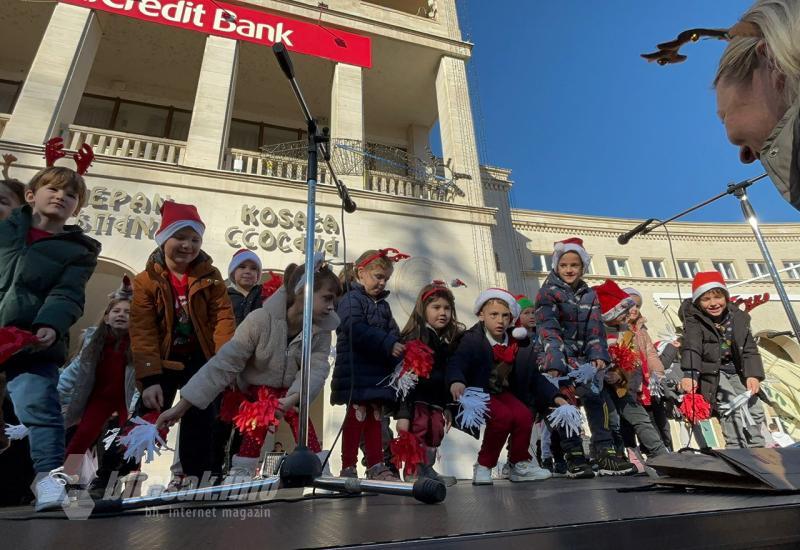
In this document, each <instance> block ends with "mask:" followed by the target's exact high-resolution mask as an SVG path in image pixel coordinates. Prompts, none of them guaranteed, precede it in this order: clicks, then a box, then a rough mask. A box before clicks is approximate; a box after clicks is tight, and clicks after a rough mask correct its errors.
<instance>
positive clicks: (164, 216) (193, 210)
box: [154, 201, 206, 246]
mask: <svg viewBox="0 0 800 550" xmlns="http://www.w3.org/2000/svg"><path fill="white" fill-rule="evenodd" d="M186 227H190V228H192V229H194V230H195V231H197V234H198V235H200V236H201V237H202V236H203V232H204V231H205V230H206V225H205V224H204V223H203V220H201V219H200V214H198V213H197V207H195V205H193V204H181V203H179V202H175V201H165V202H164V204H163V205H162V206H161V226H160V227H159V228H158V231H156V234H155V237H154V239H155V241H156V243H157V244H158V246H161V245H163V244H164V243H165V242H167V239H169V238H170V237H172V236H173V235H174V234H175V233H177V232H178V231H180V230H181V229H184V228H186Z"/></svg>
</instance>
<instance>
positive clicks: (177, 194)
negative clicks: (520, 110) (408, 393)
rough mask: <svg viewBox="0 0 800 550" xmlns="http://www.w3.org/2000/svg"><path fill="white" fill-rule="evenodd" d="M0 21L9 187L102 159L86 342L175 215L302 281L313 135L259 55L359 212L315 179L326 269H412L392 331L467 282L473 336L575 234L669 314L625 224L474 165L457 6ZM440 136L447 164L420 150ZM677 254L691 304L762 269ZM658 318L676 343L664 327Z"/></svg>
mask: <svg viewBox="0 0 800 550" xmlns="http://www.w3.org/2000/svg"><path fill="white" fill-rule="evenodd" d="M6 4H7V5H4V9H3V10H2V12H0V25H2V29H3V33H2V34H0V151H2V152H4V153H5V152H8V153H13V154H14V155H16V156H17V157H18V158H19V162H18V163H17V164H16V165H15V166H14V167H13V168H12V176H13V177H17V178H19V179H21V180H23V181H25V180H27V179H29V178H30V177H31V176H32V175H33V174H34V173H35V172H36V171H37V170H38V169H40V168H41V167H42V165H43V160H42V158H43V143H44V142H45V141H46V140H47V139H49V138H51V137H53V136H56V135H58V136H62V137H63V138H64V140H65V143H66V146H67V148H68V149H70V150H75V149H77V148H78V147H79V146H80V145H81V144H83V143H89V144H91V145H92V146H93V148H94V151H95V154H96V160H95V162H94V164H93V166H92V167H91V168H90V171H89V174H88V176H87V183H88V186H89V188H90V197H89V204H88V206H87V207H86V208H84V209H83V211H82V212H81V213H80V215H79V216H78V218H77V220H76V222H77V223H79V224H80V225H81V226H82V227H83V228H84V229H85V230H86V232H87V233H88V234H90V235H91V236H93V237H94V238H96V239H97V240H99V241H100V242H101V243H102V245H103V251H102V253H101V258H100V263H99V265H98V268H97V272H96V274H95V276H94V277H93V278H92V280H91V282H90V286H89V291H88V293H87V295H88V296H89V300H88V302H87V307H86V314H85V316H84V319H83V320H82V321H81V322H80V323H79V325H78V326H77V327H75V330H74V333H75V335H77V333H78V331H79V330H80V329H81V328H84V327H85V326H87V325H89V324H92V323H94V322H96V320H97V319H98V317H99V314H100V312H101V311H102V308H103V306H104V303H103V300H97V299H94V298H95V297H98V296H106V295H107V294H108V292H109V291H110V290H111V289H113V288H115V287H116V286H117V285H118V282H119V278H120V277H121V275H122V274H123V273H136V272H139V271H141V270H142V269H143V268H144V265H145V262H146V260H147V258H148V256H149V254H150V253H151V252H152V251H153V249H154V248H155V243H154V242H153V240H152V236H153V233H154V231H155V229H156V228H157V227H158V223H159V213H158V212H159V210H158V207H159V205H160V204H161V202H162V201H163V200H165V199H168V198H171V199H174V200H176V201H179V202H190V203H193V204H196V205H197V206H198V209H199V211H200V214H201V216H202V217H203V219H204V221H205V223H206V227H207V230H206V234H205V239H204V245H203V248H204V249H205V250H206V252H208V253H209V254H210V255H211V256H212V257H213V258H214V259H215V261H216V264H217V266H218V267H219V268H220V270H221V271H222V272H223V273H224V272H225V271H226V267H227V263H228V260H229V259H230V257H231V255H232V254H233V252H235V251H236V250H237V249H239V248H243V247H246V248H249V249H252V250H254V251H256V252H257V253H258V254H259V255H260V256H261V258H262V261H263V263H264V265H265V266H266V267H268V268H270V269H273V270H278V271H280V270H281V269H282V268H283V267H284V266H285V265H287V264H288V263H290V262H300V261H302V259H303V255H302V250H303V243H304V231H305V227H306V225H307V223H308V220H306V219H305V207H306V186H305V181H306V177H307V170H306V163H305V147H306V145H305V144H306V141H305V140H306V127H305V122H304V118H303V115H302V113H301V111H300V109H299V108H298V105H297V102H296V101H295V98H294V96H293V94H292V91H291V88H290V87H289V83H288V82H287V80H286V78H285V77H284V76H283V74H282V72H281V70H280V68H279V67H278V64H277V62H276V61H275V59H274V56H273V54H272V52H271V50H270V48H269V46H270V45H271V44H272V42H274V41H281V42H283V43H284V44H285V45H286V46H287V48H288V49H289V50H290V51H292V52H293V53H292V56H293V61H294V68H295V72H296V76H297V80H298V82H299V83H300V85H301V87H302V90H303V93H304V96H305V98H306V100H307V101H308V103H309V106H310V108H311V110H312V112H313V113H314V115H315V116H316V117H317V118H318V119H319V121H320V123H321V124H322V125H324V126H327V127H329V128H330V136H331V150H332V158H331V164H332V166H333V167H334V168H335V170H336V172H337V173H338V174H339V176H340V179H341V180H342V181H343V182H345V183H346V184H347V185H348V186H349V187H350V192H351V196H352V197H353V199H354V200H355V202H356V203H357V204H358V211H357V212H356V213H355V214H347V215H344V216H343V215H342V212H341V209H340V203H339V199H338V197H337V195H336V193H335V189H334V187H333V185H331V175H330V173H329V170H328V168H327V166H326V165H324V164H321V170H320V174H319V180H320V183H321V185H320V187H319V192H318V196H317V201H318V202H317V213H318V216H317V219H316V220H314V225H315V236H316V237H315V244H316V247H317V248H318V249H321V250H325V251H326V252H327V254H328V257H329V258H331V259H332V260H333V261H334V262H343V261H344V260H345V258H346V259H347V260H350V261H352V259H354V258H355V257H356V256H358V255H359V254H360V253H361V252H363V251H364V250H366V249H369V248H383V247H394V248H398V249H400V250H401V251H402V252H406V253H408V254H410V255H411V256H412V258H411V259H410V260H408V261H405V262H402V263H400V264H399V265H398V267H397V269H396V270H395V274H394V276H393V278H392V281H391V283H390V286H391V289H392V297H391V299H390V302H391V304H392V308H393V310H394V312H395V315H396V317H397V320H398V322H399V323H400V324H401V326H402V324H403V323H404V322H405V320H406V318H407V317H408V315H409V313H410V312H411V310H412V308H413V304H414V300H415V298H416V294H417V291H418V290H419V288H420V287H421V286H422V285H423V284H425V283H427V282H429V281H431V280H432V279H442V280H453V279H455V278H458V279H461V280H462V281H464V282H465V283H466V284H467V286H466V288H461V289H458V290H456V297H457V301H458V303H459V314H460V318H461V320H463V321H464V322H465V323H467V324H471V322H472V320H473V319H474V316H473V315H472V313H471V304H472V302H473V300H474V298H475V296H476V295H477V293H478V292H479V290H480V289H481V288H485V287H488V286H500V287H507V288H509V289H511V290H512V291H513V292H516V293H521V292H525V293H527V294H530V295H534V294H535V292H536V290H537V288H538V286H539V285H540V284H541V281H542V280H543V277H544V276H545V271H546V270H547V269H548V268H549V266H548V264H547V259H546V256H547V255H548V254H549V251H550V250H552V244H553V242H554V241H556V240H560V239H562V238H564V237H567V236H572V235H579V236H582V237H584V239H585V240H586V243H587V248H588V249H589V251H590V253H592V254H594V255H595V256H594V261H593V266H592V268H593V274H592V275H591V276H590V277H589V280H590V281H591V282H598V283H599V282H601V280H602V279H603V278H604V277H605V276H607V275H609V274H611V275H613V276H615V278H619V279H620V282H621V284H623V285H631V286H636V287H637V288H639V289H640V290H641V291H642V292H643V293H644V294H645V296H646V298H647V299H654V298H658V299H659V300H660V301H661V303H662V304H667V305H673V306H674V305H675V304H676V303H677V299H676V294H677V290H676V287H675V284H674V283H671V282H670V279H671V278H672V277H674V274H673V267H672V265H671V263H670V261H669V260H668V258H669V256H668V251H667V248H666V244H667V243H666V241H665V240H664V237H663V236H662V235H661V234H655V235H650V236H647V237H645V238H643V239H637V240H634V241H632V242H631V244H630V245H628V247H627V248H620V247H619V246H618V245H616V243H615V240H614V239H615V237H616V235H617V234H618V233H620V232H623V231H625V230H627V229H629V228H630V227H631V226H632V224H633V223H634V222H632V221H627V220H614V219H604V218H596V217H581V216H571V215H562V214H553V213H545V212H533V211H526V210H515V209H512V208H511V205H510V201H509V190H510V188H511V185H512V183H511V181H510V171H509V170H505V169H501V168H495V167H491V166H481V164H480V162H479V158H478V152H477V146H476V138H475V130H474V124H473V115H472V110H471V106H470V92H469V86H468V82H467V72H466V63H467V62H468V60H469V58H470V55H471V50H472V45H471V44H470V43H468V42H466V41H465V40H464V39H463V37H462V33H461V29H460V28H459V22H458V17H457V13H456V2H455V0H370V1H367V0H363V1H362V0H328V2H327V3H325V4H323V3H319V2H317V1H311V0H308V1H307V0H249V1H234V2H229V3H221V2H212V1H211V0H194V1H188V0H140V1H133V0H62V1H60V2H56V3H32V2H23V1H20V0H9V1H8V2H6ZM220 10H221V11H220ZM435 128H436V130H435V131H437V132H438V136H435V137H436V138H437V139H436V141H440V142H441V149H442V155H441V158H436V157H435V156H434V155H432V154H431V152H430V142H431V132H432V131H434V129H435ZM59 163H67V160H66V159H65V160H62V161H59ZM798 229H800V226H798V225H785V226H768V227H766V228H765V233H766V234H767V239H768V242H769V243H770V245H771V246H773V254H775V256H776V258H778V259H780V260H781V262H794V261H795V260H797V261H798V263H800V254H798V253H797V250H798V247H797V244H798V237H797V235H798ZM672 240H673V244H674V245H675V252H676V258H677V259H678V260H679V261H681V262H685V265H684V264H681V266H684V267H685V269H686V271H685V272H684V271H681V273H682V274H684V275H687V276H685V277H681V280H680V286H681V291H682V292H687V291H688V283H689V279H690V277H689V276H688V273H691V272H693V271H695V270H696V269H710V268H712V264H711V263H710V262H711V260H712V259H713V260H715V261H719V262H721V263H720V264H719V265H720V266H721V268H722V269H727V266H728V264H730V267H731V269H732V271H731V273H730V277H729V278H731V279H733V280H739V279H746V278H749V274H750V271H751V269H752V270H754V271H753V273H755V272H756V271H755V270H759V269H762V268H763V265H762V264H760V263H759V262H763V260H761V259H760V256H759V254H758V249H757V248H756V245H755V242H754V240H753V239H752V235H751V233H749V228H747V227H746V226H743V225H734V224H728V225H721V224H675V226H674V229H673V232H672ZM692 262H694V263H692ZM751 263H752V267H751V265H750V264H751ZM781 265H782V264H781ZM684 267H679V269H681V270H683V269H684ZM695 268H696V269H695ZM610 271H611V272H610ZM798 273H800V268H798V271H792V270H790V271H788V272H787V277H786V281H787V286H788V289H789V293H790V294H792V297H793V299H800V277H796V276H797V275H798ZM769 290H771V289H770V288H769V285H768V284H767V283H766V281H761V282H759V283H749V284H747V285H743V286H742V287H741V291H742V293H743V294H747V293H761V292H765V291H769ZM773 294H774V293H773ZM652 307H654V306H652ZM647 309H651V311H649V312H648V313H650V316H651V317H652V318H653V324H654V325H657V326H658V328H659V329H660V328H664V327H662V326H661V325H662V324H661V318H662V317H663V316H662V315H660V314H656V312H654V311H652V308H648V307H646V311H647ZM753 314H754V317H755V322H756V325H757V327H758V328H759V329H763V330H778V331H780V330H785V329H786V328H787V323H786V322H785V318H784V317H782V315H781V310H780V305H779V304H777V303H776V302H774V300H773V301H770V302H769V303H768V304H766V305H762V306H760V307H759V308H758V309H756V310H754V312H753ZM664 326H666V323H664ZM73 340H76V338H74V339H73ZM326 404H327V395H325V396H321V398H320V399H318V400H317V402H316V403H315V405H314V411H313V413H312V417H313V418H314V419H315V421H316V422H317V423H318V424H324V426H325V429H324V433H325V438H326V440H327V441H332V438H333V436H334V435H335V433H336V430H337V429H338V427H339V424H340V421H341V419H342V417H343V411H342V410H337V409H341V407H339V408H331V407H329V406H327V405H326ZM286 439H288V438H286ZM447 445H448V446H449V451H448V449H445V456H446V457H447V455H448V454H449V455H450V456H457V455H459V453H457V452H450V451H453V450H463V449H466V448H469V449H472V448H474V442H473V441H472V440H469V439H468V438H461V437H452V438H450V441H449V442H448V444H447ZM461 454H463V453H461ZM463 460H467V461H469V462H468V463H467V462H465V463H464V464H461V463H458V464H456V463H452V464H450V463H448V467H453V468H457V469H458V468H461V469H463V468H469V467H470V466H471V458H465V459H463ZM446 462H447V461H446Z"/></svg>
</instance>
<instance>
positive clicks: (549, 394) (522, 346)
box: [509, 338, 560, 415]
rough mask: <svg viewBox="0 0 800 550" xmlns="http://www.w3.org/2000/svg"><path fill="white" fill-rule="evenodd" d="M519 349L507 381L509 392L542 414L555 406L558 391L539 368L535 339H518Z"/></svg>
mask: <svg viewBox="0 0 800 550" xmlns="http://www.w3.org/2000/svg"><path fill="white" fill-rule="evenodd" d="M517 344H518V345H519V350H518V351H517V358H516V360H515V361H514V370H513V371H511V380H510V383H509V386H510V388H509V389H510V390H511V393H513V394H514V395H515V396H516V398H517V399H519V400H520V401H522V402H523V403H525V404H526V405H527V406H528V407H529V408H530V409H532V410H534V411H536V412H538V413H540V414H542V415H544V414H547V413H548V412H549V408H550V407H553V406H555V401H554V400H555V398H556V397H559V395H560V393H559V391H558V388H556V387H555V386H554V385H553V384H552V383H551V382H550V381H548V380H547V377H546V376H545V375H543V374H542V373H541V371H540V370H539V365H538V361H537V355H536V341H535V340H533V339H531V338H526V339H525V340H518V341H517Z"/></svg>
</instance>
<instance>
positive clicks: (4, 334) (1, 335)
mask: <svg viewBox="0 0 800 550" xmlns="http://www.w3.org/2000/svg"><path fill="white" fill-rule="evenodd" d="M38 341H39V339H38V338H36V336H35V335H34V334H32V333H30V332H28V331H27V330H22V329H19V328H17V327H3V328H0V365H2V364H3V363H5V362H6V361H8V359H9V358H10V357H11V356H12V355H14V354H15V353H17V352H18V351H20V350H21V349H22V348H24V347H26V346H30V345H31V344H35V343H36V342H38Z"/></svg>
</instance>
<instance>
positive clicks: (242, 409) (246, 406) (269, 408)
mask: <svg viewBox="0 0 800 550" xmlns="http://www.w3.org/2000/svg"><path fill="white" fill-rule="evenodd" d="M279 408H280V403H279V402H278V397H277V396H276V395H275V394H274V393H273V392H271V391H270V390H269V388H267V387H266V386H261V387H260V388H258V399H257V400H256V401H252V402H251V401H244V402H242V404H241V405H240V406H239V414H237V415H236V416H235V417H234V419H233V422H234V423H235V424H236V428H237V429H238V430H239V431H240V432H241V433H243V434H244V433H248V432H255V431H256V430H258V429H267V430H270V429H272V428H274V427H275V426H277V425H278V424H279V423H280V420H278V419H277V418H275V413H276V412H277V411H278V409H279Z"/></svg>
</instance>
